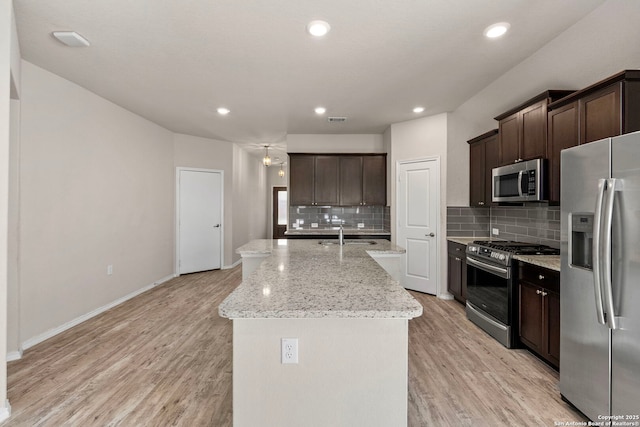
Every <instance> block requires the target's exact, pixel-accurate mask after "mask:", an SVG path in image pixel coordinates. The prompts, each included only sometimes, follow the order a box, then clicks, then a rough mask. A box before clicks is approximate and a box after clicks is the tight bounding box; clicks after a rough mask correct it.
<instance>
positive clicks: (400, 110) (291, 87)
mask: <svg viewBox="0 0 640 427" xmlns="http://www.w3.org/2000/svg"><path fill="white" fill-rule="evenodd" d="M603 2H604V0H562V1H558V0H484V1H483V0H235V1H233V0H227V1H223V0H180V1H157V0H135V1H132V0H48V1H42V0H14V5H15V12H16V20H17V27H18V33H19V37H20V48H21V52H22V56H23V58H24V59H25V60H27V61H30V62H32V63H34V64H36V65H38V66H40V67H42V68H45V69H47V70H49V71H51V72H53V73H55V74H58V75H60V76H62V77H64V78H66V79H68V80H70V81H73V82H75V83H77V84H79V85H81V86H83V87H85V88H87V89H89V90H91V91H92V92H94V93H96V94H98V95H100V96H102V97H104V98H106V99H108V100H110V101H112V102H114V103H116V104H118V105H120V106H122V107H124V108H126V109H128V110H130V111H132V112H134V113H137V114H139V115H141V116H143V117H146V118H147V119H149V120H151V121H153V122H155V123H158V124H159V125H161V126H163V127H165V128H167V129H169V130H171V131H174V132H179V133H184V134H189V135H196V136H202V137H207V138H214V139H219V140H226V141H233V142H237V143H240V144H243V145H244V146H246V147H247V148H250V149H255V150H260V147H261V146H262V145H264V144H271V145H274V144H275V145H276V147H277V148H279V149H284V140H285V137H286V134H288V133H319V134H322V133H381V132H383V131H384V130H385V129H386V128H387V127H388V126H389V125H390V124H391V123H396V122H401V121H405V120H410V119H413V118H416V117H418V116H428V115H433V114H437V113H442V112H446V111H452V110H454V109H455V108H456V107H458V106H459V105H461V104H462V103H463V102H464V101H466V100H467V99H469V98H471V97H472V96H473V95H474V94H476V93H477V92H478V91H480V90H481V89H482V88H484V87H485V86H487V85H488V84H489V83H490V82H492V81H493V80H495V79H496V78H498V77H499V76H500V75H502V74H503V73H505V72H506V71H507V70H509V69H510V68H512V67H513V66H514V65H516V64H517V63H519V62H521V61H522V60H523V59H525V58H526V57H528V56H529V55H531V54H532V53H534V52H535V51H536V50H538V49H539V48H540V47H542V46H543V45H545V44H546V43H547V42H549V41H550V40H551V39H553V38H554V37H556V36H557V35H558V34H560V33H561V32H562V31H564V30H565V29H566V28H568V27H569V26H571V25H572V24H574V23H575V22H577V21H579V20H580V19H581V18H582V17H584V16H585V15H586V14H588V13H589V12H590V11H592V10H593V9H595V8H596V7H597V6H598V5H600V4H602V3H603ZM313 19H323V20H326V21H328V22H329V23H330V25H331V32H330V33H329V34H328V35H327V36H326V37H325V38H323V39H314V38H312V37H311V36H309V35H308V34H307V33H306V32H305V26H306V24H307V23H308V22H309V21H311V20H313ZM499 21H507V22H509V23H511V30H510V32H509V33H508V34H507V35H506V36H504V37H503V38H501V39H496V40H489V39H486V38H484V37H483V35H482V31H483V30H484V28H485V27H487V26H488V25H490V24H493V23H495V22H499ZM59 30H73V31H77V32H78V33H80V34H82V35H83V36H84V37H86V38H87V39H89V40H90V41H91V47H88V48H69V47H65V46H63V45H62V44H60V43H59V42H57V41H56V40H55V39H54V38H53V37H52V36H51V32H53V31H59ZM318 105H322V106H325V107H326V108H327V114H326V115H325V117H319V116H317V115H315V113H314V112H313V109H314V107H316V106H318ZM416 105H422V106H424V107H425V108H426V110H425V111H424V113H421V114H420V115H416V114H415V113H413V112H412V111H411V110H412V108H413V107H414V106H416ZM220 106H225V107H227V108H229V109H231V114H229V115H228V116H226V117H222V116H219V115H218V114H217V113H216V109H217V108H218V107H220ZM326 116H346V117H348V121H347V122H345V123H340V124H335V123H328V122H327V120H326Z"/></svg>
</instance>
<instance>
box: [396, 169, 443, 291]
mask: <svg viewBox="0 0 640 427" xmlns="http://www.w3.org/2000/svg"><path fill="white" fill-rule="evenodd" d="M397 171H398V172H397V193H396V200H397V211H396V218H397V221H396V223H397V225H396V227H397V228H396V236H397V237H396V242H397V244H398V245H399V246H402V247H403V248H405V249H406V250H407V253H406V254H405V256H404V266H403V268H404V272H403V273H404V286H405V287H406V288H407V289H412V290H414V291H420V292H425V293H428V294H433V295H436V293H437V288H438V277H439V275H438V247H439V245H438V240H439V239H438V230H439V227H440V221H439V218H440V216H439V213H440V159H437V158H436V159H428V160H416V161H406V162H399V163H398V166H397Z"/></svg>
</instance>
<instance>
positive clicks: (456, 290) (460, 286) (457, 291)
mask: <svg viewBox="0 0 640 427" xmlns="http://www.w3.org/2000/svg"><path fill="white" fill-rule="evenodd" d="M447 247H448V250H447V252H448V253H447V265H448V271H449V275H448V276H449V278H448V281H447V289H448V291H449V292H450V293H451V294H452V295H453V297H454V298H455V299H456V300H457V301H460V302H461V303H462V304H465V303H466V301H467V258H466V249H467V247H466V245H462V244H460V243H456V242H451V241H449V242H447Z"/></svg>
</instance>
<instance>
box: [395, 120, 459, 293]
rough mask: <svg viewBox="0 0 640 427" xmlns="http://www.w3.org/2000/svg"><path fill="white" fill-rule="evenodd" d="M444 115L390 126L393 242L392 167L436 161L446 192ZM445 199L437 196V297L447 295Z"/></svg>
mask: <svg viewBox="0 0 640 427" xmlns="http://www.w3.org/2000/svg"><path fill="white" fill-rule="evenodd" d="M447 116H448V115H447V114H438V115H436V116H430V117H424V118H420V119H415V120H409V121H406V122H402V123H395V124H393V125H391V129H390V133H391V175H390V176H391V178H392V179H391V228H392V230H391V236H392V240H393V241H394V242H395V239H396V235H395V224H396V212H395V209H396V207H397V203H396V167H397V164H398V162H400V161H403V160H413V159H423V158H431V157H439V158H440V188H441V189H445V188H447V169H448V163H447V162H448V157H447V130H448V124H447ZM446 218H447V195H446V191H441V192H440V230H439V232H437V235H438V236H440V238H439V241H440V254H441V256H440V273H441V274H440V280H439V282H438V291H437V292H438V295H439V296H445V295H447V286H446V256H445V255H444V254H446V253H447V252H446V250H447V244H446V239H445V238H444V237H445V236H446V225H447V220H446Z"/></svg>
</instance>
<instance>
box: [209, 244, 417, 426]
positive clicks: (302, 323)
mask: <svg viewBox="0 0 640 427" xmlns="http://www.w3.org/2000/svg"><path fill="white" fill-rule="evenodd" d="M375 242H376V243H375V244H374V245H363V244H353V245H344V246H340V245H322V244H320V241H318V240H282V241H279V240H255V241H252V242H250V243H248V244H247V245H244V246H242V247H240V248H238V250H237V252H238V253H240V254H242V255H243V263H244V259H245V258H244V256H246V255H249V256H251V255H254V256H256V257H257V258H258V259H260V258H261V263H260V264H259V266H258V267H257V268H256V269H255V271H254V272H252V273H251V274H249V275H248V277H246V278H245V279H244V280H243V282H242V283H241V284H240V286H238V288H237V289H236V290H235V291H233V292H232V293H231V294H230V295H229V296H228V297H227V298H226V299H225V300H224V301H223V302H222V304H221V305H220V307H219V313H220V316H222V317H227V318H230V319H232V320H233V412H234V415H233V417H234V425H235V426H245V425H247V426H249V425H262V426H268V425H274V426H275V425H278V426H287V425H305V426H313V425H318V426H320V425H322V426H325V425H332V426H340V425H345V426H347V425H348V426H353V425H368V426H375V425H381V426H382V425H384V426H388V425H394V426H401V425H406V423H407V386H408V383H407V377H408V321H409V319H412V318H414V317H418V316H420V315H421V314H422V306H421V305H420V303H418V302H417V301H416V300H415V299H414V298H413V297H412V296H411V295H410V294H409V293H408V292H407V291H406V290H405V289H404V288H402V287H401V286H400V285H399V283H398V282H397V281H396V280H394V279H393V278H392V277H391V276H389V274H387V272H386V271H385V270H384V269H383V268H382V267H381V266H380V265H378V263H377V262H376V261H375V260H374V259H373V258H372V257H371V255H370V254H369V253H368V252H372V251H376V252H377V253H382V254H384V253H387V254H392V253H403V252H404V249H403V248H400V247H398V246H395V245H393V244H391V243H390V242H389V241H386V240H375ZM243 268H244V266H243ZM285 338H295V339H297V340H298V363H297V364H283V363H281V340H282V339H285Z"/></svg>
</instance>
